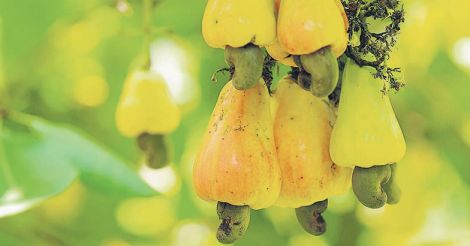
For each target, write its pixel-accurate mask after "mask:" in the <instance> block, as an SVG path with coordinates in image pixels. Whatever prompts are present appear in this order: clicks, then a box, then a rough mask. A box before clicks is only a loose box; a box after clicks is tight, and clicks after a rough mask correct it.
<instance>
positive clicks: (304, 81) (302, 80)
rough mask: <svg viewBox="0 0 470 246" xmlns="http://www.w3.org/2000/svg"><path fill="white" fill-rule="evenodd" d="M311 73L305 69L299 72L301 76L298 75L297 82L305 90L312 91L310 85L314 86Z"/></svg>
mask: <svg viewBox="0 0 470 246" xmlns="http://www.w3.org/2000/svg"><path fill="white" fill-rule="evenodd" d="M310 77H311V75H310V74H309V73H307V72H305V71H304V70H302V71H300V72H299V76H298V77H297V84H298V85H299V86H300V87H301V88H302V89H304V90H307V91H310V87H311V86H312V79H311V78H310Z"/></svg>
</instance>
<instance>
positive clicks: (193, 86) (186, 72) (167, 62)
mask: <svg viewBox="0 0 470 246" xmlns="http://www.w3.org/2000/svg"><path fill="white" fill-rule="evenodd" d="M151 59H152V67H151V69H152V71H154V72H156V73H158V74H161V75H162V76H163V78H164V80H165V81H166V82H167V84H168V87H169V89H170V93H171V95H172V96H173V98H174V100H175V101H176V102H177V103H178V104H180V105H181V104H183V105H185V104H188V103H191V102H192V101H193V100H195V99H196V98H197V97H198V96H199V86H198V84H197V81H196V78H195V76H196V75H195V74H194V71H192V70H194V69H193V66H194V61H193V59H192V57H191V54H190V53H189V52H188V51H187V50H185V49H184V47H182V46H181V45H180V44H178V43H177V42H175V41H173V40H171V39H159V40H157V41H155V42H154V43H153V44H152V48H151Z"/></svg>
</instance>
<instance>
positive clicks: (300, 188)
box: [274, 77, 352, 208]
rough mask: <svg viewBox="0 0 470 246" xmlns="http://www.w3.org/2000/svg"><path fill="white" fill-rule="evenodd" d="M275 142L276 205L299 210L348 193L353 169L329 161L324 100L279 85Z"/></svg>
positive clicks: (327, 112)
mask: <svg viewBox="0 0 470 246" xmlns="http://www.w3.org/2000/svg"><path fill="white" fill-rule="evenodd" d="M274 100H276V101H277V102H276V105H278V106H277V110H276V114H275V118H274V140H275V143H276V148H277V156H278V159H279V166H280V168H281V176H282V185H281V193H280V194H279V198H278V200H277V201H276V205H278V206H281V207H290V208H298V207H303V206H308V205H311V204H313V203H314V202H317V201H322V200H325V199H327V198H328V197H330V196H332V195H338V194H342V193H344V192H346V191H347V189H349V187H350V183H351V172H352V169H351V168H349V167H340V166H337V165H335V164H334V163H333V161H332V160H331V158H330V152H329V144H330V133H331V126H330V122H329V119H330V110H329V107H328V106H327V104H326V103H325V102H324V101H322V100H321V99H319V98H317V97H314V96H312V95H311V94H310V93H308V92H306V91H304V90H302V89H301V88H300V87H298V86H297V85H296V84H295V81H293V80H292V78H291V77H285V78H283V79H282V80H281V81H280V82H279V86H278V89H277V90H276V94H275V97H274Z"/></svg>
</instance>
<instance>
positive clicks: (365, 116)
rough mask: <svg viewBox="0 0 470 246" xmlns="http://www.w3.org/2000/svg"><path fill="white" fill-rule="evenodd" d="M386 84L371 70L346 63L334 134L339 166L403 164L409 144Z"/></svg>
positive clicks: (334, 156)
mask: <svg viewBox="0 0 470 246" xmlns="http://www.w3.org/2000/svg"><path fill="white" fill-rule="evenodd" d="M384 86H385V82H384V81H383V80H381V79H377V78H374V77H373V74H372V72H371V70H369V69H368V68H365V67H362V68H361V67H359V66H358V65H356V63H354V62H353V61H352V60H349V59H348V61H347V62H346V66H345V69H344V73H343V79H342V88H341V97H340V102H339V108H338V118H337V120H336V123H335V125H334V128H333V132H332V134H331V142H330V154H331V158H332V159H333V162H334V163H336V164H337V165H339V166H345V167H352V166H359V167H371V166H374V165H386V164H390V163H395V162H398V161H400V160H401V159H402V158H403V156H404V155H405V151H406V144H405V140H404V137H403V133H402V131H401V129H400V125H399V124H398V120H397V118H396V117H395V113H394V111H393V108H392V105H391V104H390V99H389V98H388V96H387V95H386V94H384V93H383V92H382V90H383V88H384Z"/></svg>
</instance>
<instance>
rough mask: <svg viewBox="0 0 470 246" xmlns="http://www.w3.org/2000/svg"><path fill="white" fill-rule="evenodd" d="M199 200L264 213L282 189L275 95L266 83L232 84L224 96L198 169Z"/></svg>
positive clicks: (216, 107)
mask: <svg viewBox="0 0 470 246" xmlns="http://www.w3.org/2000/svg"><path fill="white" fill-rule="evenodd" d="M193 180H194V187H195V189H196V192H197V194H198V196H199V197H201V198H202V199H204V200H209V201H219V202H224V203H229V204H231V205H235V206H244V205H248V206H250V207H251V208H253V209H262V208H267V207H270V206H271V205H273V204H274V202H275V201H276V200H277V198H278V196H279V191H280V188H281V174H280V169H279V164H278V161H277V156H276V148H275V145H274V136H273V121H272V116H271V105H270V96H269V93H268V90H267V88H266V86H265V85H264V82H263V81H262V80H261V81H259V82H258V83H257V85H256V86H255V87H253V88H251V89H247V90H244V91H240V90H236V89H235V88H234V87H233V85H232V83H231V82H229V83H227V84H226V85H225V87H224V88H223V89H222V92H221V93H220V96H219V99H218V101H217V104H216V106H215V109H214V112H213V113H212V116H211V119H210V121H209V126H208V129H207V132H206V135H205V137H204V139H203V143H202V148H201V150H200V152H199V154H198V156H197V157H196V161H195V164H194V169H193Z"/></svg>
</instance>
